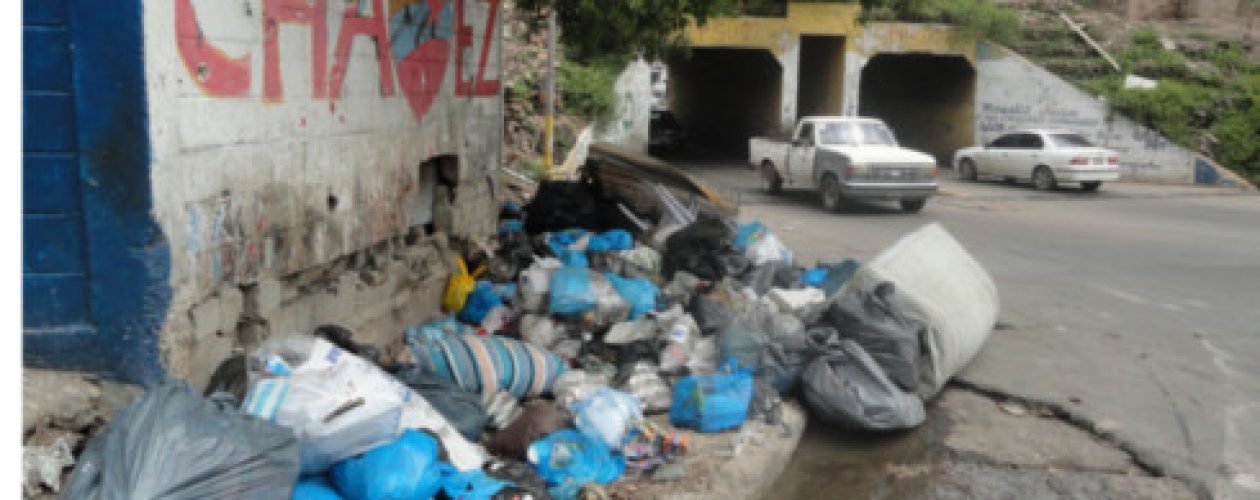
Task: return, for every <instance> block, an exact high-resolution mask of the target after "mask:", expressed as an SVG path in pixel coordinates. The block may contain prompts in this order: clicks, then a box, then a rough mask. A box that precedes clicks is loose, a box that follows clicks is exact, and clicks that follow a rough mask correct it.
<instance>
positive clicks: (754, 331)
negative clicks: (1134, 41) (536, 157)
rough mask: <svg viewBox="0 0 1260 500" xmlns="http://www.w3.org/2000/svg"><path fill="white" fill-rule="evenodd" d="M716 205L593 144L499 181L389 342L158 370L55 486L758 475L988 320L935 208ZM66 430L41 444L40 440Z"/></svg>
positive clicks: (631, 486) (459, 492)
mask: <svg viewBox="0 0 1260 500" xmlns="http://www.w3.org/2000/svg"><path fill="white" fill-rule="evenodd" d="M735 211H736V207H734V206H733V205H731V204H730V203H729V202H727V201H725V200H723V199H722V198H721V197H720V196H719V195H717V194H715V193H714V192H713V191H712V190H709V189H708V188H707V187H705V186H704V185H703V184H702V183H699V182H698V181H695V180H694V179H692V178H690V177H689V176H687V175H686V174H684V173H681V172H678V171H676V170H672V169H670V168H669V167H668V166H665V165H664V164H659V163H657V162H654V161H652V160H645V159H643V158H641V157H638V156H635V155H632V154H624V153H621V152H618V151H616V150H612V149H609V148H606V147H596V148H592V159H591V163H590V164H589V165H588V168H587V169H586V171H585V173H584V175H583V177H582V178H581V179H580V180H577V181H551V182H544V183H542V184H541V185H540V186H539V187H538V190H537V193H536V194H535V195H534V197H533V199H531V200H530V202H529V204H528V205H524V206H522V205H520V204H519V203H516V202H511V201H509V202H505V203H504V204H503V207H502V212H501V217H500V219H501V221H500V223H501V225H500V228H499V231H498V234H497V235H496V236H495V241H494V244H492V245H488V246H487V245H466V246H465V248H464V250H463V251H462V252H460V253H461V254H462V255H459V256H458V257H457V258H456V259H455V260H454V261H453V262H451V267H452V275H451V277H450V280H449V282H448V284H447V287H446V289H445V291H444V293H443V294H442V303H443V308H444V310H445V311H446V315H444V316H441V317H438V318H434V319H433V320H431V321H429V322H427V323H425V324H421V325H414V326H412V327H409V328H407V329H406V331H405V332H397V335H398V341H397V342H396V343H395V344H396V345H397V344H401V346H402V347H401V348H395V349H390V350H389V353H388V354H383V353H382V352H381V351H380V350H379V349H378V348H376V347H375V346H372V345H366V344H360V343H358V342H357V341H356V339H355V335H354V333H353V332H350V331H348V330H346V329H344V328H340V327H338V326H336V325H326V326H322V327H320V328H317V329H316V330H315V331H314V332H294V334H293V335H287V336H278V337H273V338H270V339H267V340H266V341H265V342H263V343H262V345H261V346H259V347H258V348H257V349H255V350H253V351H252V352H250V353H248V354H245V355H242V356H235V357H233V358H229V359H227V360H224V362H223V364H222V365H221V366H220V369H219V370H218V371H217V372H216V373H215V375H214V377H212V379H211V381H210V384H209V386H208V387H206V388H204V390H201V391H194V390H192V389H191V388H189V387H187V386H186V385H182V384H179V383H168V384H164V385H162V386H159V387H157V388H153V389H151V390H150V391H149V392H148V393H146V394H145V395H144V396H143V397H141V398H138V399H136V400H135V401H133V402H132V403H131V404H129V405H128V406H127V407H125V408H124V409H123V410H121V411H119V412H118V413H117V414H115V416H114V419H113V421H112V422H111V423H110V424H109V425H108V426H106V427H105V428H104V430H103V431H102V433H101V435H100V436H98V437H96V438H95V439H93V440H91V442H90V443H89V444H88V445H87V451H86V452H84V453H83V455H82V456H81V457H80V462H79V463H78V465H77V467H76V469H75V473H74V475H73V477H72V478H71V479H70V481H69V483H68V485H69V486H68V492H67V495H68V496H70V497H75V498H80V497H82V498H98V497H100V498H103V497H110V496H111V495H112V494H116V493H119V492H122V493H124V494H138V493H137V492H143V493H144V494H146V495H149V494H168V493H169V494H172V495H174V496H177V497H181V498H182V497H189V498H192V497H195V496H196V492H198V491H218V492H223V491H232V492H235V493H237V494H239V495H244V496H249V495H261V494H263V493H264V492H265V493H266V495H270V496H274V494H276V493H277V492H286V493H287V492H289V491H292V492H293V493H292V496H293V498H307V499H313V498H324V499H329V498H403V497H405V498H416V497H418V498H427V497H439V498H441V497H449V498H461V499H463V498H487V499H489V498H557V499H570V498H646V497H652V498H661V497H668V498H688V497H697V496H713V495H718V494H720V495H721V496H723V497H727V498H754V497H756V496H758V495H761V494H763V493H765V492H764V491H763V489H764V488H765V487H767V486H768V485H769V484H770V481H771V480H772V479H773V476H774V475H777V472H778V471H779V470H781V469H782V467H783V466H784V464H786V462H787V459H788V457H790V455H791V452H792V449H793V447H794V446H795V443H796V441H797V440H798V439H799V437H800V435H801V432H802V430H803V427H804V423H805V417H804V414H803V413H802V412H801V410H800V403H804V405H805V406H806V407H807V408H808V409H809V410H810V411H811V412H812V413H813V414H814V415H815V416H816V417H818V418H822V419H823V420H824V421H825V422H827V423H828V424H832V425H836V426H840V427H844V428H848V429H852V430H855V431H864V432H874V431H885V430H894V429H904V428H909V427H914V426H917V425H919V424H920V423H922V422H923V420H924V418H925V416H924V411H923V403H924V401H925V400H926V399H929V398H931V397H933V396H934V395H935V394H936V392H937V391H938V390H939V389H940V386H941V385H943V384H944V381H945V380H947V379H948V378H949V377H950V376H952V375H953V374H954V373H955V372H956V371H957V370H959V369H961V367H962V366H963V365H965V363H966V361H968V360H969V359H970V357H971V356H973V355H974V354H975V352H976V350H977V349H978V348H979V344H980V343H982V342H983V341H984V338H985V337H986V336H987V335H988V332H989V330H990V329H991V328H992V326H993V322H994V320H995V318H996V313H997V297H996V290H995V289H994V288H993V285H992V281H991V280H990V279H989V278H988V275H987V274H986V273H985V272H984V271H983V269H981V268H980V267H979V265H978V264H976V263H975V262H974V260H971V258H970V256H969V255H967V254H966V252H965V251H964V250H962V248H961V246H958V244H957V242H954V241H953V240H952V238H950V237H949V236H948V233H946V232H945V231H944V230H943V229H941V228H940V227H939V226H935V225H933V226H929V227H926V228H924V229H921V230H919V231H916V232H915V233H912V234H911V235H909V236H907V237H906V238H905V239H903V240H902V241H900V242H898V243H896V244H894V245H893V246H892V247H890V248H889V250H887V251H885V253H884V254H881V255H880V256H877V257H876V258H875V259H873V260H872V262H870V263H867V264H865V265H863V264H859V263H857V262H856V261H852V260H845V261H840V262H829V263H816V264H814V265H809V266H806V265H803V264H804V263H801V262H796V261H794V258H793V252H792V251H791V249H789V248H788V247H787V246H786V245H784V244H783V242H782V241H780V240H779V239H778V238H777V237H776V236H775V235H774V233H773V231H772V230H771V228H767V227H765V226H764V225H761V224H759V223H755V222H754V223H745V224H740V223H739V221H738V219H737V218H736V216H737V214H736V213H735ZM928 249H930V250H931V254H932V255H922V253H923V252H924V251H925V250H928ZM920 278H921V279H922V280H921V282H918V281H920ZM86 420H92V421H93V422H95V421H96V419H95V417H93V418H88V419H86ZM28 437H29V436H28ZM80 444H81V443H78V442H75V443H66V444H65V445H60V444H56V443H53V444H52V445H50V444H47V443H43V442H42V441H41V442H40V444H39V446H53V445H55V446H56V448H54V449H50V451H49V452H47V453H45V455H41V457H40V461H39V463H41V464H51V465H47V466H46V467H47V468H53V469H55V468H56V467H58V466H59V464H63V462H66V461H67V460H69V459H66V458H65V456H64V455H65V453H64V451H65V450H66V449H67V447H76V446H78V445H80ZM123 444H126V446H123ZM58 453H60V454H58ZM173 455H177V456H173ZM29 466H30V464H29V463H28V467H29ZM171 467H177V468H178V470H167V469H169V468H171Z"/></svg>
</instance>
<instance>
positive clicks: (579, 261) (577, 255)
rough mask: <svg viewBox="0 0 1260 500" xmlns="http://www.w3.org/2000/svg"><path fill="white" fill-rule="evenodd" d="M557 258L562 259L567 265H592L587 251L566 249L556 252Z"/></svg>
mask: <svg viewBox="0 0 1260 500" xmlns="http://www.w3.org/2000/svg"><path fill="white" fill-rule="evenodd" d="M556 258H557V259H560V262H563V263H564V265H565V266H568V267H590V266H591V261H590V259H587V258H586V252H583V251H581V250H569V249H567V248H566V249H564V250H560V251H558V252H556Z"/></svg>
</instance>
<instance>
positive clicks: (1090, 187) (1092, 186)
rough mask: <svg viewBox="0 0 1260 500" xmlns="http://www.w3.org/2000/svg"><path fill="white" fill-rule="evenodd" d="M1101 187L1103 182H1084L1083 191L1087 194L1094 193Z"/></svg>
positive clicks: (1082, 184)
mask: <svg viewBox="0 0 1260 500" xmlns="http://www.w3.org/2000/svg"><path fill="white" fill-rule="evenodd" d="M1099 186H1102V182H1100V181H1089V182H1082V183H1081V191H1084V192H1086V193H1092V192H1094V191H1097V190H1098V187H1099Z"/></svg>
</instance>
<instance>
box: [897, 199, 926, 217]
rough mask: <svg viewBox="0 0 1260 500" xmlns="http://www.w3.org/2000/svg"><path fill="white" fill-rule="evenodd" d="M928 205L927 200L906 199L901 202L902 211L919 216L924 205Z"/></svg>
mask: <svg viewBox="0 0 1260 500" xmlns="http://www.w3.org/2000/svg"><path fill="white" fill-rule="evenodd" d="M926 204H927V198H906V199H904V200H901V210H903V211H905V212H906V213H910V214H917V213H919V211H920V210H923V205H926Z"/></svg>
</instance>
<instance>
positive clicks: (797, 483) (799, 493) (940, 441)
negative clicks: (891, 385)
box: [770, 405, 950, 498]
mask: <svg viewBox="0 0 1260 500" xmlns="http://www.w3.org/2000/svg"><path fill="white" fill-rule="evenodd" d="M949 427H950V422H949V416H948V415H946V412H945V411H944V410H943V409H941V408H940V407H939V406H938V405H930V406H929V408H928V417H927V421H926V422H924V424H923V425H921V426H919V427H918V428H916V429H913V430H910V431H904V432H895V433H862V432H857V431H846V430H840V429H837V428H834V427H830V426H828V425H826V424H823V423H821V422H818V421H817V420H814V419H811V420H810V422H809V425H808V426H807V427H806V429H805V433H804V434H803V435H802V436H801V441H800V444H799V445H798V446H797V448H796V452H795V453H794V454H793V455H792V460H791V462H789V463H788V465H787V467H786V468H785V469H784V471H783V473H782V474H781V475H780V476H779V478H778V479H777V480H776V481H775V484H774V486H773V487H772V488H771V489H770V496H771V497H772V498H919V497H924V496H927V494H928V492H929V490H930V488H931V485H932V484H933V482H934V480H937V479H939V477H940V476H941V475H942V474H943V466H944V462H945V459H946V449H945V445H944V440H945V434H946V433H947V432H948V431H949Z"/></svg>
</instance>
